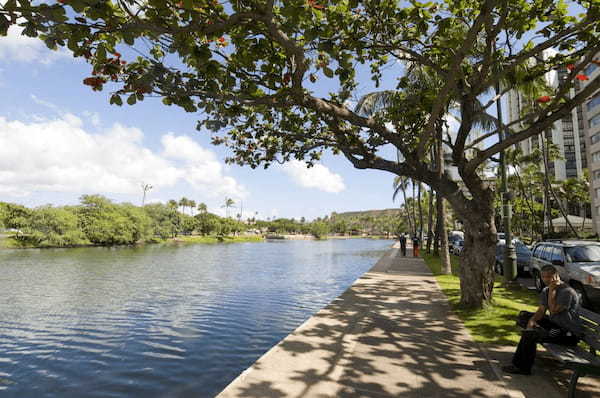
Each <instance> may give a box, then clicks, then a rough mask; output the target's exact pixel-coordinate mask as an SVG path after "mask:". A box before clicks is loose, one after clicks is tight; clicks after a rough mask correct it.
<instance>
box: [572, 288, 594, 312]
mask: <svg viewBox="0 0 600 398" xmlns="http://www.w3.org/2000/svg"><path fill="white" fill-rule="evenodd" d="M571 287H572V288H573V290H575V292H576V293H577V295H578V296H579V303H580V304H581V306H582V307H584V308H588V309H589V308H590V300H589V299H588V297H587V294H586V293H585V289H584V288H583V285H581V284H580V283H576V282H572V283H571Z"/></svg>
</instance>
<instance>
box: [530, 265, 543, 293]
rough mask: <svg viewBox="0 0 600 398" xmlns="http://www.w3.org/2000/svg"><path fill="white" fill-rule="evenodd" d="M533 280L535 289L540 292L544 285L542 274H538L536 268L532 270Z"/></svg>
mask: <svg viewBox="0 0 600 398" xmlns="http://www.w3.org/2000/svg"><path fill="white" fill-rule="evenodd" d="M533 282H534V283H535V290H537V291H538V292H541V291H542V290H544V287H546V285H545V284H544V281H543V280H542V275H540V272H539V271H538V270H535V271H533Z"/></svg>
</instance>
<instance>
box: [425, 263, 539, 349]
mask: <svg viewBox="0 0 600 398" xmlns="http://www.w3.org/2000/svg"><path fill="white" fill-rule="evenodd" d="M422 257H423V258H424V260H425V262H426V263H427V265H428V266H429V268H430V269H431V271H432V272H433V274H434V275H435V277H436V279H437V281H438V284H439V285H440V287H441V289H442V291H443V292H444V294H445V295H446V296H447V297H448V301H449V302H450V305H451V306H452V309H453V311H454V312H455V313H456V314H457V315H458V317H459V318H460V319H461V320H462V321H463V322H464V324H465V326H466V327H467V329H469V332H470V333H471V335H472V336H473V338H474V339H475V341H478V342H483V343H488V344H498V345H512V344H514V343H517V342H518V341H519V337H520V335H521V334H520V330H519V328H518V327H517V326H516V325H515V318H516V315H517V313H518V312H519V311H521V310H528V311H535V309H536V308H537V303H538V296H537V294H536V293H535V292H533V291H530V290H527V289H525V288H523V287H506V286H504V285H503V284H502V283H500V277H498V278H497V281H496V283H494V292H493V300H492V303H491V304H490V305H488V306H487V307H486V308H484V309H481V310H465V309H462V308H460V307H459V305H458V303H459V300H460V280H459V278H458V275H457V274H458V268H459V264H458V257H456V256H453V255H450V257H451V261H452V275H443V274H441V272H440V271H441V266H440V259H439V257H437V256H433V255H430V254H425V253H424V254H423V255H422Z"/></svg>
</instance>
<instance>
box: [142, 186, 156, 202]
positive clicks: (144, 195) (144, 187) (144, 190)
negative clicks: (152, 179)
mask: <svg viewBox="0 0 600 398" xmlns="http://www.w3.org/2000/svg"><path fill="white" fill-rule="evenodd" d="M152 188H154V187H153V186H152V185H150V184H145V183H143V182H142V191H143V192H144V194H143V196H142V207H144V205H145V204H146V193H148V191H150V190H151V189H152Z"/></svg>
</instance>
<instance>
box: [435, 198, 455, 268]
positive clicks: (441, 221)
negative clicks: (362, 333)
mask: <svg viewBox="0 0 600 398" xmlns="http://www.w3.org/2000/svg"><path fill="white" fill-rule="evenodd" d="M436 205H437V213H438V218H437V222H438V225H437V230H438V234H439V239H440V262H441V265H442V273H443V274H446V275H449V274H451V273H452V267H451V264H450V252H449V250H448V249H449V247H448V234H447V233H446V205H445V203H444V198H443V197H442V196H441V195H439V194H438V195H437V197H436Z"/></svg>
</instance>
